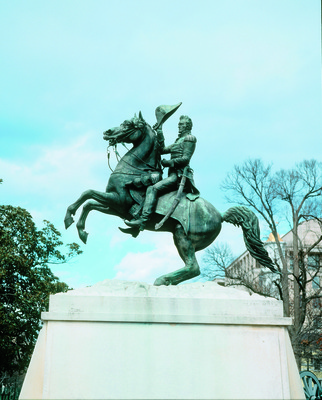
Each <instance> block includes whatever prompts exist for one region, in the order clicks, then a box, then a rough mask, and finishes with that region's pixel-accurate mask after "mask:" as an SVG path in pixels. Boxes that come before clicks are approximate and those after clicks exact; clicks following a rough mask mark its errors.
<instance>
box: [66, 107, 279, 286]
mask: <svg viewBox="0 0 322 400" xmlns="http://www.w3.org/2000/svg"><path fill="white" fill-rule="evenodd" d="M103 138H104V139H105V140H107V141H109V144H110V145H115V144H117V143H132V144H133V147H132V148H131V149H130V150H129V151H128V152H127V153H126V154H125V155H124V156H123V157H122V158H121V160H120V161H119V163H118V164H117V166H116V168H115V170H114V171H113V172H112V174H111V176H110V178H109V181H108V184H107V187H106V191H105V192H99V191H97V190H87V191H85V192H84V193H83V194H82V195H81V196H80V197H79V198H78V200H76V202H75V203H73V204H71V205H70V206H69V207H68V209H67V212H66V216H65V227H66V229H67V228H68V227H69V226H70V225H71V224H72V223H73V222H74V220H73V217H72V216H73V215H75V213H76V211H77V209H78V208H79V207H80V206H81V205H82V204H83V203H85V204H84V207H83V210H82V213H81V216H80V218H79V220H78V222H77V225H76V226H77V230H78V234H79V237H80V239H81V240H82V241H83V242H84V243H86V240H87V236H88V234H87V232H85V221H86V218H87V216H88V214H89V212H90V211H92V210H96V211H100V212H102V213H105V214H111V215H116V216H118V217H120V218H122V219H132V218H133V215H135V213H133V210H139V209H140V206H139V204H138V203H140V201H139V200H138V199H137V196H136V195H135V193H137V194H139V195H140V196H141V198H142V195H143V196H144V188H143V189H142V188H141V189H136V188H135V187H134V186H133V182H134V181H135V180H141V181H144V179H145V181H147V182H148V181H149V178H150V176H151V175H152V174H154V176H159V179H161V176H162V170H161V164H160V154H159V152H158V141H157V135H156V133H155V132H154V130H153V129H152V128H151V127H150V125H149V124H147V123H146V122H145V120H144V119H143V117H142V114H141V112H140V113H139V117H136V116H135V117H134V118H132V119H130V120H125V121H124V122H123V123H122V124H121V125H120V126H119V127H117V128H112V129H109V130H107V131H106V132H104V134H103ZM142 190H143V192H142ZM175 194H176V193H170V194H165V195H163V196H161V197H160V198H159V200H158V204H157V207H156V211H155V213H154V214H153V216H152V218H151V220H150V221H149V222H148V223H147V225H146V229H148V230H151V231H155V230H156V227H155V225H156V224H158V223H160V221H161V220H163V219H164V215H166V214H167V211H168V208H169V204H171V202H172V201H173V199H174V197H175ZM140 196H139V197H140ZM137 212H138V211H137ZM223 221H225V222H230V223H233V224H235V225H237V226H240V227H242V229H243V233H244V241H245V244H246V247H247V249H248V250H249V251H250V252H251V254H252V256H253V257H254V258H256V259H257V260H258V261H259V262H260V263H261V264H262V265H263V266H265V267H268V268H269V269H271V270H272V271H273V272H276V269H275V267H274V265H273V263H272V261H271V259H270V258H269V256H268V254H267V252H266V250H265V249H264V247H263V244H262V242H261V241H260V237H259V225H258V219H257V217H256V215H255V214H254V213H253V212H252V211H250V210H249V209H247V208H246V207H241V206H240V207H232V208H230V209H229V210H228V211H227V212H226V213H224V214H223V215H221V213H220V212H219V211H217V210H216V208H215V207H214V206H213V205H211V204H210V203H209V202H208V201H206V200H204V199H202V198H201V197H199V198H197V199H195V200H194V201H191V200H189V199H187V197H186V196H185V193H183V197H182V199H181V201H180V203H179V205H178V206H177V207H176V209H175V211H174V212H173V213H172V215H170V217H169V218H168V219H167V220H166V221H165V222H164V223H163V225H162V227H161V228H160V230H161V231H166V232H171V233H172V234H173V240H174V244H175V246H176V248H177V250H178V253H179V255H180V257H181V258H182V260H183V262H184V264H185V266H184V267H183V268H181V269H179V270H177V271H174V272H172V273H169V274H166V275H162V276H161V277H159V278H157V279H156V281H155V282H154V285H177V284H179V283H180V282H183V281H185V280H187V279H191V278H193V277H196V276H198V275H199V274H200V269H199V265H198V262H197V259H196V256H195V253H196V251H199V250H202V249H205V248H206V247H207V246H209V245H210V244H211V243H212V242H213V241H214V240H215V239H216V237H217V236H218V235H219V233H220V230H221V224H222V222H223ZM123 231H126V230H123ZM129 231H130V230H129ZM132 234H133V236H136V234H134V233H133V232H132ZM137 234H138V232H137Z"/></svg>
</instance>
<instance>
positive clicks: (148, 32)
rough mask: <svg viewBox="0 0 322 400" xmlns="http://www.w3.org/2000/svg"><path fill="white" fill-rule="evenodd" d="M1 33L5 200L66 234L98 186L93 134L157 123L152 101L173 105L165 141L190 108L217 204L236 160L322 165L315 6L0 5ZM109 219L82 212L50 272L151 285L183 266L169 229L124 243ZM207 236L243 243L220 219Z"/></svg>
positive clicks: (101, 157)
mask: <svg viewBox="0 0 322 400" xmlns="http://www.w3.org/2000/svg"><path fill="white" fill-rule="evenodd" d="M0 27H1V28H0V29H1V36H0V54H1V76H0V93H1V97H0V102H1V107H0V130H1V136H0V157H1V158H0V177H1V178H3V179H4V183H3V185H2V186H1V187H0V191H1V203H2V204H12V205H17V206H18V205H19V206H21V207H24V208H26V209H28V210H29V211H30V212H31V213H32V215H33V216H34V218H35V220H36V222H37V224H38V225H39V226H41V221H42V220H43V219H49V220H50V221H52V222H53V223H54V224H55V225H56V227H57V228H58V229H59V230H60V231H61V232H62V233H63V239H64V241H65V242H70V241H77V240H78V237H77V232H76V229H75V226H72V227H71V228H70V229H69V231H67V232H66V231H65V230H64V227H63V218H64V214H65V209H66V207H67V206H68V205H69V204H70V203H72V202H73V201H74V200H75V199H76V198H77V197H78V196H79V194H80V193H81V192H82V191H84V190H86V189H89V188H92V189H96V190H104V189H105V186H106V182H107V180H108V177H109V169H108V167H107V160H106V142H104V141H103V140H102V132H103V131H104V130H106V129H108V128H110V127H113V126H116V125H119V124H120V123H121V122H122V121H123V120H124V119H126V118H129V117H132V116H133V115H134V113H135V112H138V111H139V110H141V111H142V113H143V116H144V117H145V119H146V120H147V121H148V122H149V123H150V124H153V123H154V122H155V116H154V110H155V108H156V107H157V106H158V105H160V104H176V103H178V102H179V101H182V102H183V104H182V106H181V109H180V111H178V112H177V113H176V114H174V116H173V117H171V119H169V120H168V121H167V123H166V124H165V125H164V133H165V135H166V141H167V143H168V144H170V143H171V142H172V141H173V140H174V139H175V137H176V135H177V123H178V118H179V116H180V113H183V114H188V115H189V116H190V117H191V118H192V119H193V123H194V128H193V133H194V134H195V135H196V136H197V138H198V143H197V149H196V152H195V155H194V156H193V160H192V162H191V165H192V167H193V168H194V170H195V180H196V184H197V186H198V187H199V189H200V191H201V193H202V196H203V197H204V198H206V199H207V200H209V201H211V202H212V203H213V204H214V205H215V206H216V207H217V208H218V209H219V210H220V211H222V212H224V211H225V210H226V209H227V208H228V207H229V206H230V205H228V204H226V203H225V202H224V200H223V193H222V192H221V191H220V183H221V182H222V180H223V179H224V178H225V176H226V174H227V172H229V171H230V170H231V169H232V168H233V166H234V164H235V163H240V162H242V161H244V160H245V159H247V158H248V157H259V158H262V159H263V160H264V161H265V162H273V163H274V165H275V167H276V168H282V167H283V168H284V167H285V168H287V167H291V166H292V165H294V164H295V163H296V162H299V161H302V160H303V159H305V158H316V159H319V160H321V144H322V143H321V142H322V140H321V54H320V48H321V46H320V37H321V25H320V2H319V1H318V0H309V1H308V0H298V1H294V0H276V1H274V0H260V1H259V0H226V1H219V0H199V1H187V0H185V1H181V0H176V1H173V0H172V1H167V0H165V1H162V2H156V1H151V0H149V1H145V0H138V1H133V0H117V1H111V0H106V1H97V0H96V1H95V0H94V1H93V0H91V1H81V0H77V1H71V0H64V1H62V0H58V1H57V0H56V1H51V0H49V1H46V2H45V1H32V0H29V1H28V2H26V1H15V0H11V1H10V2H6V1H3V0H2V1H0ZM113 162H115V160H113V161H112V164H113ZM114 165H115V164H114ZM118 226H123V223H122V221H121V220H119V219H117V218H113V217H109V216H106V215H100V214H98V213H96V214H95V213H93V214H92V215H90V216H89V218H88V224H87V231H88V232H89V233H90V235H89V239H88V244H87V245H86V246H82V248H83V250H84V254H83V255H82V256H80V257H79V258H78V259H77V260H75V261H74V262H72V263H70V264H68V265H65V266H56V267H55V268H53V270H54V272H55V273H56V274H57V275H58V276H59V277H60V278H61V279H62V280H65V281H66V282H67V283H69V284H70V285H71V286H73V287H78V286H82V285H86V284H93V283H95V282H97V281H101V280H103V279H106V278H114V277H118V278H122V279H138V280H143V281H147V282H150V283H151V282H153V281H154V279H155V278H157V277H158V276H159V275H161V274H163V273H165V272H168V271H171V270H174V269H177V268H180V267H181V266H182V262H181V259H180V258H179V256H178V255H177V254H176V250H175V248H174V246H173V244H172V238H171V236H170V235H169V234H168V235H167V234H162V233H158V234H153V233H150V232H143V234H141V235H140V236H139V238H138V239H132V238H130V237H127V236H125V235H124V234H122V233H121V232H119V230H118V229H117V227H118ZM282 233H283V232H282ZM217 241H224V242H228V243H229V244H230V245H231V247H232V248H233V251H234V252H235V254H236V255H238V254H239V253H240V252H242V251H243V249H244V247H243V242H242V233H241V231H239V230H238V229H236V228H233V227H232V226H229V225H225V227H224V229H223V232H222V233H221V235H220V236H219V238H218V239H217ZM201 258H202V254H200V255H199V259H201Z"/></svg>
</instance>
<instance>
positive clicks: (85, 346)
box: [20, 280, 305, 400]
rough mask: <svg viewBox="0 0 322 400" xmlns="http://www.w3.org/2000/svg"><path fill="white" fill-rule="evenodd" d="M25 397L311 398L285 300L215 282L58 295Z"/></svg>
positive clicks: (120, 285)
mask: <svg viewBox="0 0 322 400" xmlns="http://www.w3.org/2000/svg"><path fill="white" fill-rule="evenodd" d="M42 318H43V320H44V321H45V323H44V327H43V329H42V331H41V333H40V335H39V338H38V342H37V345H36V348H35V351H34V354H33V357H32V360H31V363H30V366H29V369H28V372H27V375H26V379H25V382H24V385H23V388H22V391H21V395H20V399H199V400H201V399H304V398H305V397H304V393H303V389H302V384H301V380H300V377H299V372H298V370H297V366H296V363H295V359H294V355H293V351H292V348H291V345H290V340H289V336H288V333H287V329H286V326H287V325H289V324H291V321H290V319H288V318H283V317H282V304H281V302H279V301H277V300H272V299H267V298H263V297H261V296H257V295H252V296H250V295H249V294H248V293H246V292H244V291H241V290H236V289H230V288H223V287H221V286H219V285H217V284H216V283H214V282H207V283H194V284H185V285H179V286H170V287H164V286H161V287H155V286H150V285H147V284H144V283H138V282H124V281H115V280H112V281H104V282H101V283H99V284H97V285H94V286H93V287H91V288H85V289H79V290H74V291H70V292H68V293H66V294H57V295H55V296H51V299H50V308H49V312H48V313H43V315H42Z"/></svg>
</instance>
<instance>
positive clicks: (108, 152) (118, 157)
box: [107, 131, 158, 173]
mask: <svg viewBox="0 0 322 400" xmlns="http://www.w3.org/2000/svg"><path fill="white" fill-rule="evenodd" d="M132 133H133V131H131V132H130V133H128V134H127V135H126V136H124V137H128V136H129V135H130V134H132ZM120 143H121V144H122V146H124V147H125V149H126V150H127V152H128V153H131V155H132V156H133V157H134V158H136V159H137V160H139V161H140V162H141V163H142V164H144V165H145V166H146V167H148V168H149V169H151V170H155V171H158V168H156V167H153V166H152V165H150V164H149V163H147V162H145V161H144V160H142V158H140V157H139V156H137V155H136V154H134V153H133V152H131V150H132V149H129V148H128V147H127V146H126V145H125V143H124V142H120ZM117 144H118V143H116V144H115V145H113V146H108V147H107V163H108V167H109V169H110V170H111V172H112V173H114V170H113V169H112V167H111V164H110V158H111V152H110V150H109V148H110V147H113V151H114V153H115V157H116V161H117V163H119V162H120V159H121V156H120V154H119V152H118V151H117ZM123 162H124V163H125V164H127V165H128V166H130V167H131V168H134V169H137V170H139V171H142V170H141V168H138V167H135V166H134V165H132V164H130V163H128V162H127V161H125V160H123Z"/></svg>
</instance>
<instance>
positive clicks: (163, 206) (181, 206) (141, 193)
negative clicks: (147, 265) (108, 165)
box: [119, 188, 199, 237]
mask: <svg viewBox="0 0 322 400" xmlns="http://www.w3.org/2000/svg"><path fill="white" fill-rule="evenodd" d="M129 192H130V194H131V197H132V198H133V200H134V201H135V203H134V204H133V206H132V207H131V208H130V210H129V213H130V214H131V216H132V217H133V218H134V219H138V218H139V217H140V215H141V212H142V208H143V204H144V200H145V190H140V189H132V188H131V189H129ZM176 196H177V191H172V192H170V193H165V194H163V195H161V196H160V197H159V198H158V201H157V205H156V209H155V211H154V212H155V213H157V214H160V215H164V216H165V215H167V213H168V211H169V209H170V207H171V205H172V204H173V202H174V201H175V199H176ZM198 198H199V193H198V194H194V193H191V192H190V193H186V192H183V193H182V195H181V198H180V201H179V203H178V205H177V206H176V208H175V209H174V211H173V212H172V214H171V218H174V219H176V220H177V221H178V222H180V224H181V225H182V226H183V228H184V230H185V232H186V233H188V232H189V230H190V228H191V226H190V225H191V217H190V215H191V210H190V209H191V203H192V202H195V201H196V200H197V199H198ZM119 229H120V230H121V231H122V232H123V233H130V234H131V235H132V236H133V237H137V236H138V234H139V231H137V230H136V229H133V228H129V229H128V228H119Z"/></svg>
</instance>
